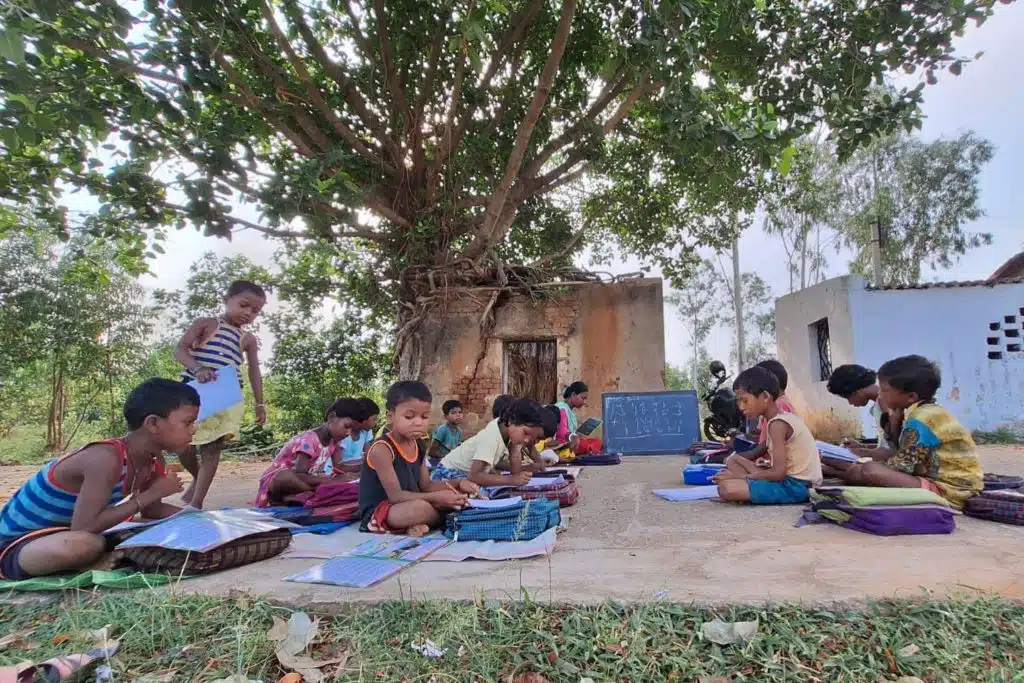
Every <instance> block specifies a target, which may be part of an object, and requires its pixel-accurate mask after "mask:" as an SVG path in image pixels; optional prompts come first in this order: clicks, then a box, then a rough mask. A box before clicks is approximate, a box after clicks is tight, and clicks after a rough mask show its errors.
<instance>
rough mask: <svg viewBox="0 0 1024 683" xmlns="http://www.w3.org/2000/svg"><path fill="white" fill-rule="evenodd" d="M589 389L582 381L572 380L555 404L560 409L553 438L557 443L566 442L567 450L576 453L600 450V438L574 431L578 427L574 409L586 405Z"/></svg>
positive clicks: (582, 453) (581, 453)
mask: <svg viewBox="0 0 1024 683" xmlns="http://www.w3.org/2000/svg"><path fill="white" fill-rule="evenodd" d="M589 391H590V390H589V389H588V388H587V385H586V384H584V383H583V382H579V381H577V382H573V383H572V384H570V385H569V386H567V387H566V388H565V391H564V392H562V398H563V399H564V400H562V401H559V402H558V403H556V404H555V405H556V406H558V409H559V410H561V411H562V416H561V420H560V421H559V424H558V431H557V432H556V433H555V440H556V441H557V442H558V443H568V444H569V450H570V451H572V452H573V453H575V454H576V455H584V454H587V453H600V452H601V440H600V439H591V438H588V437H586V436H581V435H579V434H577V433H576V430H577V429H579V420H578V419H577V418H576V411H577V410H580V409H582V408H586V407H587V398H588V396H589Z"/></svg>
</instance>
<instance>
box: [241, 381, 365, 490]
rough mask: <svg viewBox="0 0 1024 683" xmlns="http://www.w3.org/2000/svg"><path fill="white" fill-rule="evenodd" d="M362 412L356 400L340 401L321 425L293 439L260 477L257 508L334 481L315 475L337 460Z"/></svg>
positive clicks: (336, 402) (327, 414)
mask: <svg viewBox="0 0 1024 683" xmlns="http://www.w3.org/2000/svg"><path fill="white" fill-rule="evenodd" d="M360 411H361V408H360V406H359V403H358V402H357V401H356V400H355V399H352V398H339V399H338V400H337V401H335V402H334V405H332V406H331V407H330V408H328V409H327V412H326V413H325V414H324V423H323V424H322V425H320V426H319V427H317V428H316V429H311V430H309V431H308V432H303V433H302V434H299V435H297V436H294V437H292V438H291V439H290V440H289V441H288V442H287V443H286V444H285V445H284V446H283V447H282V448H281V450H280V451H279V452H278V454H277V457H275V458H274V462H272V463H271V464H270V467H268V468H267V469H266V470H265V471H264V472H263V474H261V475H260V484H259V490H258V491H257V493H256V507H260V508H263V507H268V506H270V505H276V504H279V503H284V502H287V501H286V499H287V498H288V497H289V496H295V495H298V494H300V493H308V492H310V491H313V490H315V489H316V487H317V486H319V485H320V484H323V483H325V482H328V481H331V479H330V478H329V477H322V476H320V475H319V474H316V472H322V471H324V465H325V463H328V462H332V461H336V460H337V457H338V452H339V451H340V443H341V441H342V439H344V438H345V437H347V436H348V435H349V434H350V433H351V431H352V427H353V425H356V424H358V423H359V418H360V417H361V414H360Z"/></svg>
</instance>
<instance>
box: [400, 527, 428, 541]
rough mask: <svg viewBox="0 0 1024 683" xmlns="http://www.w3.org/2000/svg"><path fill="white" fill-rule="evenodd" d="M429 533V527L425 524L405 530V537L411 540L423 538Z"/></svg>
mask: <svg viewBox="0 0 1024 683" xmlns="http://www.w3.org/2000/svg"><path fill="white" fill-rule="evenodd" d="M429 531H430V527H429V526H427V525H426V524H414V525H412V526H411V527H409V528H408V529H406V530H405V535H406V536H410V537H412V538H423V537H424V536H426V535H427V533H428V532H429Z"/></svg>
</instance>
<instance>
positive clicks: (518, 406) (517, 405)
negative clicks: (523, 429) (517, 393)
mask: <svg viewBox="0 0 1024 683" xmlns="http://www.w3.org/2000/svg"><path fill="white" fill-rule="evenodd" d="M498 419H499V420H501V421H502V423H504V424H507V425H526V426H527V427H541V428H543V427H544V420H545V418H544V409H543V408H542V407H541V405H540V404H539V403H537V402H536V401H534V400H533V399H532V398H517V399H515V400H513V401H512V403H511V404H509V406H508V408H506V409H505V412H503V413H502V414H501V417H500V418H498Z"/></svg>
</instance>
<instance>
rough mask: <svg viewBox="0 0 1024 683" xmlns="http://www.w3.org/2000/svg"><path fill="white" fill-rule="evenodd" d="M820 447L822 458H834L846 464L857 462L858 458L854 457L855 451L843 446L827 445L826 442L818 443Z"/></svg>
mask: <svg viewBox="0 0 1024 683" xmlns="http://www.w3.org/2000/svg"><path fill="white" fill-rule="evenodd" d="M815 443H816V444H817V445H818V453H820V454H821V456H822V457H828V458H834V459H836V460H844V461H846V462H857V460H858V456H856V455H854V453H853V451H851V450H850V449H848V448H843V447H842V446H836V445H835V444H831V443H826V442H824V441H816V442H815Z"/></svg>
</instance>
